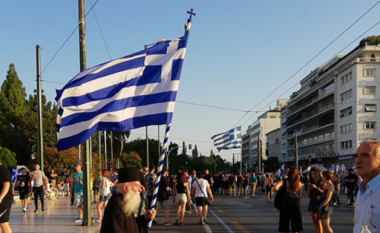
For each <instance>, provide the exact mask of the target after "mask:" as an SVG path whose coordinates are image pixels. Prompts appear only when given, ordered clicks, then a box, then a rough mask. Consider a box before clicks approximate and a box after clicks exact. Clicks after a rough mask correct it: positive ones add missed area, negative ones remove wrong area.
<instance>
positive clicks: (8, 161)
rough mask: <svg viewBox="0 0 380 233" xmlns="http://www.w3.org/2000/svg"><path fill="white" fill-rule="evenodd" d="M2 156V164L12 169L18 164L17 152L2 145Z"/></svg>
mask: <svg viewBox="0 0 380 233" xmlns="http://www.w3.org/2000/svg"><path fill="white" fill-rule="evenodd" d="M0 156H1V164H2V165H4V166H5V167H7V168H8V169H9V170H12V168H13V167H14V166H16V164H17V160H16V154H15V153H14V152H12V151H10V150H8V149H7V148H3V147H1V146H0Z"/></svg>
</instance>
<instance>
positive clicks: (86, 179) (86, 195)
mask: <svg viewBox="0 0 380 233" xmlns="http://www.w3.org/2000/svg"><path fill="white" fill-rule="evenodd" d="M78 16H79V59H80V71H81V72H82V71H84V70H85V69H86V37H85V15H84V0H78ZM89 148H90V140H88V139H87V140H86V142H85V143H84V148H83V152H84V153H83V164H82V166H83V168H84V170H83V222H82V225H83V226H91V225H92V221H91V190H90V163H89V162H90V150H89Z"/></svg>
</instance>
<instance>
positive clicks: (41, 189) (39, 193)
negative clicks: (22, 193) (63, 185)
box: [33, 185, 45, 210]
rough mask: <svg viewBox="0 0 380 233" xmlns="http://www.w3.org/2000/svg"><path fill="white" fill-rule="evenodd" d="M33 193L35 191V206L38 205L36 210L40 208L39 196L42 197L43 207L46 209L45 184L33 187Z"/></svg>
mask: <svg viewBox="0 0 380 233" xmlns="http://www.w3.org/2000/svg"><path fill="white" fill-rule="evenodd" d="M33 193H34V206H35V207H36V210H38V197H40V199H41V208H42V209H45V205H44V186H43V185H41V186H40V187H33Z"/></svg>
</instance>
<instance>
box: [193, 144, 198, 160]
mask: <svg viewBox="0 0 380 233" xmlns="http://www.w3.org/2000/svg"><path fill="white" fill-rule="evenodd" d="M193 157H198V148H197V144H195V147H194V154H193Z"/></svg>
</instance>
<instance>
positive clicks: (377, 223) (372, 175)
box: [353, 140, 380, 233]
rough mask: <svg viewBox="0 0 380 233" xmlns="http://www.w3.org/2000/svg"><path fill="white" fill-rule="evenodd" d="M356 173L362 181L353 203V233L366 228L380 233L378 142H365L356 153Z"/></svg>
mask: <svg viewBox="0 0 380 233" xmlns="http://www.w3.org/2000/svg"><path fill="white" fill-rule="evenodd" d="M355 165H356V171H357V173H358V175H359V176H360V177H361V178H362V179H363V181H362V182H361V183H360V184H359V192H358V195H357V198H356V203H355V217H354V223H355V226H354V231H353V232H354V233H360V232H361V227H362V226H368V229H369V230H370V232H372V233H380V142H378V141H375V140H366V141H364V142H362V143H361V144H360V146H359V148H358V149H357V151H356V158H355Z"/></svg>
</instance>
